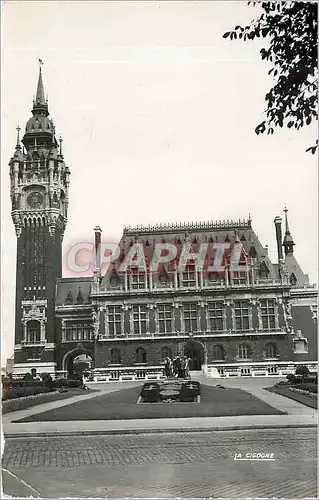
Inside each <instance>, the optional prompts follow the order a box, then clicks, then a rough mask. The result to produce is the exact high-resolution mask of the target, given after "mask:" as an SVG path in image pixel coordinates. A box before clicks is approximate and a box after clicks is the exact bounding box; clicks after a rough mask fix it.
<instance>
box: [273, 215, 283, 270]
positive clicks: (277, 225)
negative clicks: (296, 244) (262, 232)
mask: <svg viewBox="0 0 319 500" xmlns="http://www.w3.org/2000/svg"><path fill="white" fill-rule="evenodd" d="M274 223H275V228H276V240H277V252H278V262H280V261H281V260H282V258H283V251H282V232H281V223H282V218H281V217H279V216H278V215H277V217H276V218H275V220H274Z"/></svg>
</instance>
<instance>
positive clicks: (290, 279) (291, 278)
mask: <svg viewBox="0 0 319 500" xmlns="http://www.w3.org/2000/svg"><path fill="white" fill-rule="evenodd" d="M289 282H290V284H291V285H292V286H295V285H296V284H297V278H296V276H295V275H294V273H291V275H290V277H289Z"/></svg>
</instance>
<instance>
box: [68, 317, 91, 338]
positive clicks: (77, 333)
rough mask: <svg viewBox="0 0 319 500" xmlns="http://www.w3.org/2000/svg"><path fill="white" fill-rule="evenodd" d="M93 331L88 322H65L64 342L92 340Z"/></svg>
mask: <svg viewBox="0 0 319 500" xmlns="http://www.w3.org/2000/svg"><path fill="white" fill-rule="evenodd" d="M92 338H93V332H92V328H91V326H90V325H89V324H88V323H69V322H68V323H66V327H65V342H77V341H80V340H92Z"/></svg>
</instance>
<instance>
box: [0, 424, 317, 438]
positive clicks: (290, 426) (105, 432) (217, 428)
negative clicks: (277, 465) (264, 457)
mask: <svg viewBox="0 0 319 500" xmlns="http://www.w3.org/2000/svg"><path fill="white" fill-rule="evenodd" d="M316 427H317V424H316V423H313V424H286V425H283V424H279V425H274V424H259V425H258V424H256V425H232V426H229V427H222V426H212V427H203V428H201V429H199V428H198V427H178V428H174V427H167V428H163V429H105V430H91V431H61V432H59V431H51V432H34V433H33V432H32V433H23V432H21V433H15V434H10V433H8V434H6V433H5V434H4V437H5V438H7V439H9V438H10V439H11V438H33V437H62V436H68V437H71V436H103V435H104V436H106V435H111V436H112V435H122V434H166V433H178V432H212V431H214V432H215V431H218V432H219V431H240V430H261V429H306V428H316Z"/></svg>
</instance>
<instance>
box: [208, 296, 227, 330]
mask: <svg viewBox="0 0 319 500" xmlns="http://www.w3.org/2000/svg"><path fill="white" fill-rule="evenodd" d="M208 323H209V324H208V328H209V329H210V330H211V331H213V332H215V331H217V330H224V306H223V303H222V302H209V303H208Z"/></svg>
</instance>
